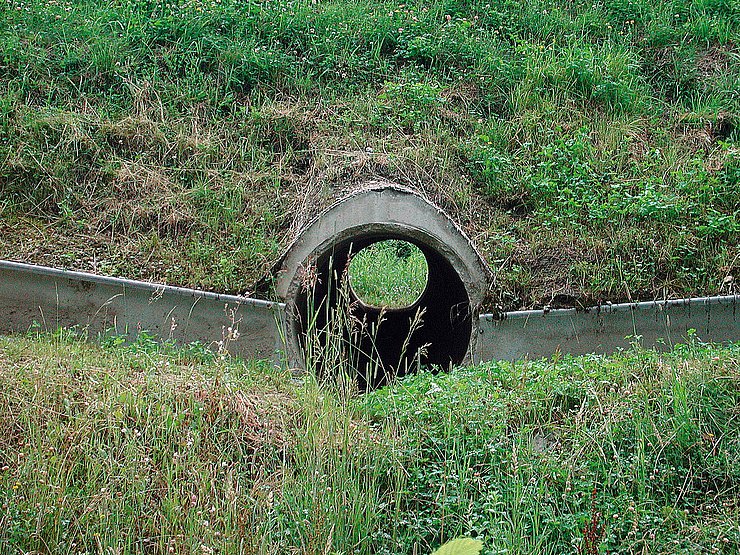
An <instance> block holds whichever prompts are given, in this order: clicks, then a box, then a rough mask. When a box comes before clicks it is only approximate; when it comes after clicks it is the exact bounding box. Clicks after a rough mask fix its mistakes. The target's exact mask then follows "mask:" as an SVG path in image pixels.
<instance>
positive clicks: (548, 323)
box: [475, 295, 740, 361]
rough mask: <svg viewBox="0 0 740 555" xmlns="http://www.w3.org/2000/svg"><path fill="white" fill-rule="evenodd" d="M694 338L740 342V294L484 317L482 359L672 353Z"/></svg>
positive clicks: (480, 340) (478, 356) (479, 352)
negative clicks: (634, 348) (636, 350)
mask: <svg viewBox="0 0 740 555" xmlns="http://www.w3.org/2000/svg"><path fill="white" fill-rule="evenodd" d="M692 329H693V330H696V331H695V335H694V338H695V339H698V340H701V341H705V342H717V343H721V342H730V341H740V295H733V296H724V297H704V298H696V299H680V300H671V301H654V302H642V303H629V304H617V305H603V306H600V307H594V308H590V309H588V310H586V311H585V312H576V310H575V309H567V310H552V311H549V312H546V311H543V310H527V311H520V312H509V313H506V314H505V315H504V317H503V319H496V318H495V317H494V316H492V315H490V314H484V315H482V316H481V322H480V337H479V338H478V349H477V351H476V357H475V358H476V360H478V361H485V360H516V359H520V358H524V357H528V358H531V359H535V358H541V357H549V356H552V354H553V353H555V352H558V351H559V352H561V353H563V354H566V353H567V354H572V355H583V354H587V353H600V354H608V353H612V352H615V351H617V350H618V349H623V348H627V347H629V346H630V344H631V343H634V342H635V341H639V343H640V344H642V345H643V346H645V347H657V348H659V349H661V348H662V349H669V348H671V347H672V346H673V345H674V344H676V343H685V342H686V341H687V340H688V339H689V330H692Z"/></svg>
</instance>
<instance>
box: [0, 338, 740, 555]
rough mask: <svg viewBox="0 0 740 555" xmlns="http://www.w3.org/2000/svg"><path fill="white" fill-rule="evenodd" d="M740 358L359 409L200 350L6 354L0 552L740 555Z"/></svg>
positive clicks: (419, 386)
mask: <svg viewBox="0 0 740 555" xmlns="http://www.w3.org/2000/svg"><path fill="white" fill-rule="evenodd" d="M738 368H740V351H739V350H738V347H737V346H728V347H719V346H711V345H703V344H699V343H694V344H689V345H685V346H678V347H677V348H676V349H675V350H674V351H673V352H672V353H669V354H659V353H656V352H653V351H644V350H634V351H630V352H623V353H619V354H617V355H615V356H612V357H608V358H607V357H598V356H587V357H579V358H564V359H554V360H549V361H548V360H543V361H522V362H517V363H515V364H510V363H487V364H484V365H480V366H477V367H470V368H461V369H457V370H454V371H452V372H450V373H448V374H440V375H433V374H430V373H421V374H419V375H417V376H414V377H410V378H406V379H404V380H402V381H400V382H398V383H396V384H395V385H393V386H392V387H389V388H386V389H383V390H379V391H376V392H374V393H371V394H368V395H364V396H357V395H356V394H353V393H351V392H350V391H348V390H346V389H343V388H337V387H333V386H330V385H318V384H316V382H315V381H314V380H312V379H310V378H306V379H305V380H303V381H296V380H294V379H293V378H292V376H291V375H290V374H289V373H288V372H286V371H284V370H282V369H280V368H276V367H273V366H272V365H271V364H269V363H264V362H248V363H242V362H238V361H233V360H229V359H228V358H226V359H223V358H220V357H214V356H213V355H209V354H207V352H205V351H203V350H202V349H200V348H197V347H191V348H189V349H187V350H174V351H173V350H169V349H168V350H166V351H161V350H158V349H157V348H156V346H155V344H154V343H152V342H151V341H148V340H147V339H146V338H144V339H143V340H142V341H140V342H138V343H134V344H133V345H131V346H129V347H126V348H120V347H112V346H111V347H107V348H100V347H95V346H91V345H88V344H85V343H83V342H81V341H80V340H78V339H77V338H75V337H74V336H73V335H71V334H70V333H68V332H65V333H60V334H56V335H54V336H42V337H10V338H0V429H2V434H0V552H2V553H8V554H10V555H13V554H16V553H17V554H20V553H28V552H49V553H69V554H72V553H74V554H77V553H86V552H87V553H100V552H115V553H122V554H124V553H134V552H139V553H140V552H146V553H224V554H226V553H306V554H312V553H316V554H318V553H322V554H326V553H329V554H339V553H358V554H361V553H367V554H389V555H390V554H394V555H395V554H399V553H430V552H431V551H432V549H433V548H435V547H437V546H439V545H440V544H441V543H442V542H443V541H446V540H448V539H450V538H454V537H458V536H461V535H470V536H474V537H477V538H480V539H481V540H482V541H483V543H484V545H485V549H484V553H485V554H487V555H492V554H494V553H495V554H499V553H512V554H532V555H534V554H538V555H539V554H542V553H553V554H556V553H557V554H560V553H576V552H577V547H578V545H580V543H581V541H582V537H583V533H582V530H583V528H584V526H585V525H586V523H587V522H593V521H595V520H596V519H598V520H599V521H600V522H601V523H603V525H604V526H605V529H604V534H603V537H601V536H600V537H599V538H598V544H599V545H600V547H601V549H602V552H607V551H608V552H609V553H613V554H628V553H630V554H632V553H634V554H638V553H639V554H646V553H649V554H679V553H685V554H697V553H706V554H711V553H724V554H728V555H729V554H734V553H737V552H738V550H740V506H738V487H739V484H740V462H739V461H740V418H739V415H738V406H739V403H740V374H739V373H738Z"/></svg>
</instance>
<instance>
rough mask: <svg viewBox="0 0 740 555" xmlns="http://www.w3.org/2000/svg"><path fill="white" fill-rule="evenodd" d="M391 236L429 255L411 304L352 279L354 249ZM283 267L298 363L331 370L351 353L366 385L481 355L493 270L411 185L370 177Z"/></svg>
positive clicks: (315, 225) (300, 240)
mask: <svg viewBox="0 0 740 555" xmlns="http://www.w3.org/2000/svg"><path fill="white" fill-rule="evenodd" d="M388 240H397V241H399V242H401V243H400V244H399V249H401V250H405V249H406V247H403V244H405V243H408V244H410V245H409V247H412V246H413V247H415V248H418V249H419V250H420V251H421V253H422V254H423V257H424V259H425V261H426V270H427V272H426V284H425V285H424V286H423V288H421V290H420V291H421V292H420V294H419V295H418V298H415V300H414V299H411V301H410V302H409V304H406V303H400V306H393V305H391V306H390V307H386V306H381V304H382V303H379V304H377V305H374V304H371V303H368V302H363V300H362V299H360V298H358V295H357V293H356V291H355V290H354V289H353V287H352V285H351V283H350V280H349V279H348V268H349V266H350V262H351V260H352V256H353V255H355V254H356V253H360V252H361V251H363V249H365V248H366V247H369V246H371V245H374V244H378V243H380V242H383V241H388ZM277 267H278V275H277V279H276V288H277V293H278V295H279V297H280V298H281V300H283V301H284V302H285V303H286V315H287V318H286V329H285V336H286V351H287V356H288V361H289V364H291V365H293V366H294V367H297V368H301V369H309V370H313V371H316V372H318V373H320V374H321V373H329V372H333V371H335V370H336V368H335V367H334V366H333V363H334V361H335V360H336V359H337V358H338V359H343V361H344V362H343V363H344V364H347V363H349V364H351V365H352V366H354V371H356V373H357V379H358V383H359V385H360V387H361V388H365V389H366V388H372V387H377V386H380V385H382V384H384V383H386V382H387V381H388V379H390V378H392V377H394V376H400V375H403V374H404V373H406V372H407V371H408V369H409V368H412V367H414V363H415V362H420V363H421V364H429V365H436V366H440V367H449V366H450V365H457V364H462V363H466V362H470V361H472V356H473V353H475V342H476V338H477V335H478V315H479V314H478V313H479V307H480V304H481V302H482V301H483V297H484V295H485V292H486V289H487V287H488V283H489V281H490V280H489V277H490V275H489V270H488V268H487V267H486V264H485V262H484V261H483V259H482V258H481V256H480V255H479V254H478V252H477V251H476V249H475V248H474V247H473V245H472V244H471V242H470V240H469V239H468V238H467V237H466V236H465V234H464V233H463V232H462V230H461V229H460V228H459V227H458V226H457V225H456V224H455V223H454V222H453V221H452V220H451V219H450V217H449V216H448V215H447V214H445V213H444V212H443V211H442V210H441V209H440V208H438V207H436V206H434V205H433V204H432V203H430V202H429V201H427V200H426V199H424V198H423V197H422V196H420V195H419V194H417V193H415V192H414V191H413V190H411V189H407V188H404V187H400V186H398V185H395V184H392V183H388V182H372V183H367V184H364V185H363V186H362V187H360V188H358V189H357V190H355V192H353V193H351V194H349V195H348V196H347V197H345V198H344V199H342V200H341V201H339V202H337V203H336V204H334V205H333V206H331V207H330V208H328V209H327V210H326V211H325V212H323V213H322V214H321V215H319V216H318V217H317V218H315V219H314V220H312V221H311V222H310V223H309V224H308V225H307V226H306V227H305V229H304V230H303V231H302V232H301V233H300V234H299V236H298V237H297V239H296V240H295V241H294V242H293V243H292V244H291V246H290V247H289V248H288V250H287V252H286V253H285V255H284V256H283V257H282V259H281V261H280V262H279V263H278V266H277ZM307 366H308V367H310V368H307Z"/></svg>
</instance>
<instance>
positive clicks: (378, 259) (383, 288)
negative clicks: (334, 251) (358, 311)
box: [347, 239, 429, 310]
mask: <svg viewBox="0 0 740 555" xmlns="http://www.w3.org/2000/svg"><path fill="white" fill-rule="evenodd" d="M428 269H429V268H428V265H427V259H426V257H425V256H424V253H423V252H421V249H420V248H419V247H417V246H416V245H414V244H413V243H409V242H408V241H401V240H398V239H388V240H385V241H378V242H377V243H372V244H370V245H368V246H367V247H365V248H364V249H362V250H361V251H359V252H357V253H356V254H353V255H352V256H351V259H350V261H349V267H348V269H347V282H348V285H349V288H350V292H351V294H352V295H353V297H355V298H356V299H357V300H358V301H360V302H361V303H362V304H364V305H365V306H367V307H372V308H377V309H380V308H385V309H390V310H398V309H404V308H410V307H412V306H413V305H414V304H415V303H416V302H417V301H418V300H419V299H420V298H421V296H422V294H423V293H424V289H426V286H427V277H428Z"/></svg>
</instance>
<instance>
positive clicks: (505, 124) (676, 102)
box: [0, 0, 740, 308]
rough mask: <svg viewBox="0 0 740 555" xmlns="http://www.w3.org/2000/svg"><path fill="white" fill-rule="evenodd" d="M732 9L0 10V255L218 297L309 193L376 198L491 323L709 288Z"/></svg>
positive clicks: (681, 2) (278, 243) (735, 99)
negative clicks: (372, 185) (519, 314)
mask: <svg viewBox="0 0 740 555" xmlns="http://www.w3.org/2000/svg"><path fill="white" fill-rule="evenodd" d="M739 33H740V8H738V4H737V2H735V1H731V0H695V1H688V0H675V1H648V0H604V1H599V2H595V3H593V2H581V3H578V2H575V3H574V2H569V1H568V2H566V1H564V0H553V1H551V2H539V1H534V0H526V1H522V2H518V1H517V2H510V1H505V2H497V3H488V2H483V1H477V0H470V1H463V0H457V1H456V0H445V1H432V2H419V3H414V2H411V3H402V4H396V3H391V2H381V1H370V0H364V1H361V2H340V1H322V2H308V1H297V0H296V1H280V2H278V1H270V2H241V1H238V2H237V1H234V0H214V1H212V2H205V1H201V0H183V1H173V2H170V3H165V2H149V1H143V0H117V1H115V2H92V1H89V0H85V1H79V2H68V1H62V0H59V1H56V0H54V1H49V2H41V1H40V0H6V1H4V2H3V3H2V5H0V256H2V257H3V258H13V259H18V260H26V261H32V262H40V263H46V264H52V265H58V266H65V267H71V268H77V269H83V270H92V271H95V272H99V273H103V274H112V275H122V276H127V277H133V278H144V279H151V280H157V281H164V282H168V283H171V284H177V285H190V286H197V287H204V288H207V289H216V290H220V291H228V292H240V293H242V292H245V291H248V290H249V289H250V288H251V286H252V283H253V282H254V280H255V279H256V278H259V277H261V276H262V275H263V274H264V273H265V271H266V269H267V268H268V267H269V266H270V263H271V262H272V261H273V260H274V259H275V258H276V257H277V255H278V254H279V252H280V250H281V248H282V247H283V246H284V245H285V243H286V241H287V239H288V237H289V236H290V234H291V229H290V226H291V225H292V224H293V223H295V216H296V214H297V213H300V210H299V207H300V206H301V200H302V199H303V198H304V197H305V196H308V197H309V198H310V202H311V203H312V204H314V205H316V204H320V203H321V202H322V199H324V198H327V197H329V196H331V194H330V193H331V190H332V189H333V188H334V187H335V186H337V185H341V184H344V183H346V182H348V181H353V180H359V179H362V178H365V177H369V176H384V177H388V178H390V179H393V180H396V181H398V182H401V183H404V184H408V185H412V186H416V187H419V188H420V189H422V190H423V191H425V192H426V193H427V194H428V195H429V196H430V197H431V198H432V199H433V200H435V201H436V202H438V203H439V204H441V205H442V206H443V207H445V208H446V209H448V210H449V211H450V212H451V213H452V214H453V216H454V217H455V218H456V219H457V220H458V221H459V222H461V224H462V225H463V227H464V228H465V229H466V231H467V232H468V233H469V234H470V236H471V237H472V239H473V240H474V241H475V243H476V245H477V246H478V247H479V248H480V249H481V251H482V252H483V254H484V256H485V258H486V259H487V260H488V262H489V263H490V265H491V267H492V268H493V269H494V270H496V276H497V277H496V282H495V283H494V284H493V291H492V297H491V299H490V304H491V305H500V306H501V307H504V308H512V307H526V306H535V305H543V304H551V305H558V304H560V305H572V304H578V303H588V302H591V301H593V300H596V299H609V300H613V301H618V300H625V299H630V298H632V299H637V298H654V297H662V296H677V295H678V296H685V295H691V294H710V293H721V292H724V293H726V292H729V291H731V290H732V289H733V288H734V287H735V285H734V284H733V283H732V282H731V280H730V278H729V276H731V275H732V274H734V275H735V276H736V275H737V270H738V237H739V236H740V228H739V226H740V224H739V223H738V222H739V221H740V219H739V218H738V210H739V209H740V193H739V192H738V191H740V187H738V179H739V176H740V154H738V146H737V145H738V131H737V124H738V114H739V113H740V111H739V101H740V92H739V91H740V57H739V54H740V53H739V52H738V38H739V36H740V34H739Z"/></svg>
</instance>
